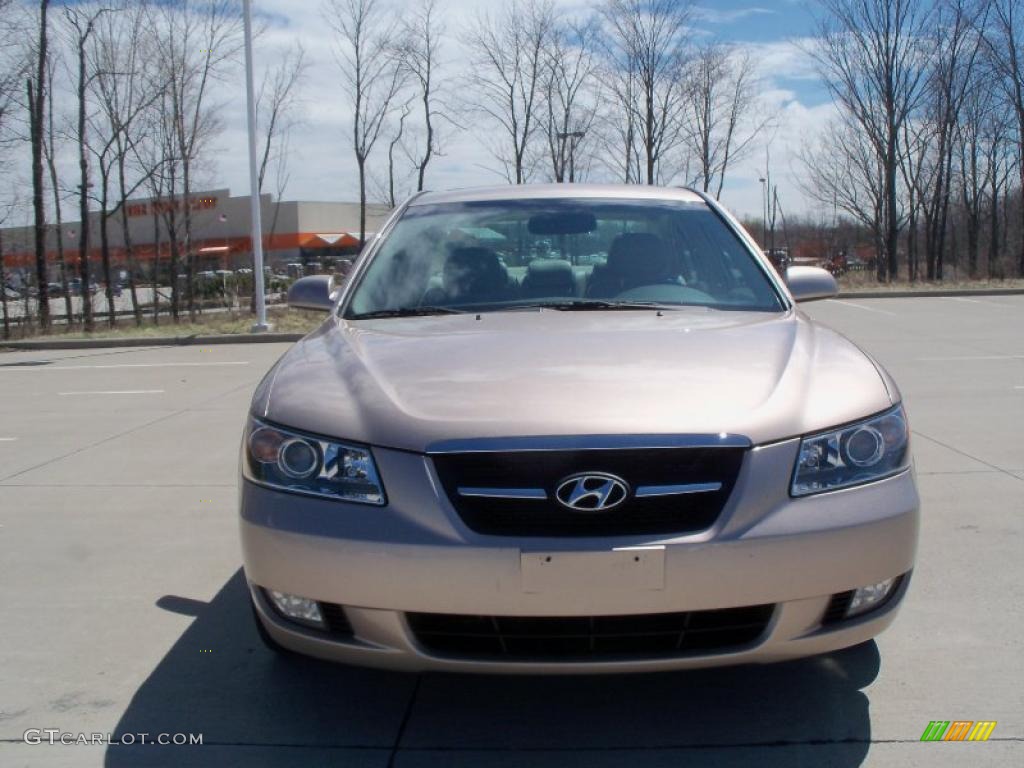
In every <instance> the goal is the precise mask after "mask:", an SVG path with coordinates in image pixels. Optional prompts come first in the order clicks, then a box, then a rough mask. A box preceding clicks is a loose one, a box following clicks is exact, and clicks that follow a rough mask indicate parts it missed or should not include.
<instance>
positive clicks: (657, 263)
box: [608, 232, 669, 284]
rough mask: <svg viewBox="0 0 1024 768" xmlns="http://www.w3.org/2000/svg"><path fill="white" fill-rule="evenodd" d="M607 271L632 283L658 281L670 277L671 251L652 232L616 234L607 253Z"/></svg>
mask: <svg viewBox="0 0 1024 768" xmlns="http://www.w3.org/2000/svg"><path fill="white" fill-rule="evenodd" d="M608 269H609V270H610V271H611V272H612V273H614V274H615V276H617V277H628V279H629V280H630V281H631V282H634V283H637V284H639V283H644V282H651V283H654V282H658V281H659V280H664V279H665V278H666V277H667V276H668V271H669V257H668V248H666V247H665V241H663V240H662V239H661V238H660V237H658V236H657V235H652V234H651V233H650V232H625V233H623V234H621V235H616V237H615V239H614V240H612V246H611V249H610V250H609V251H608Z"/></svg>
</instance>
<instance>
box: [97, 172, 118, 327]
mask: <svg viewBox="0 0 1024 768" xmlns="http://www.w3.org/2000/svg"><path fill="white" fill-rule="evenodd" d="M103 186H104V187H106V182H103ZM109 222H110V215H109V214H108V212H107V193H106V191H104V193H103V204H102V206H101V207H100V262H101V264H102V266H103V284H104V287H105V288H106V295H107V324H108V325H109V326H110V327H111V328H113V327H114V326H116V325H117V313H116V312H115V310H114V285H113V279H112V277H113V275H111V274H110V233H109V226H108V225H109Z"/></svg>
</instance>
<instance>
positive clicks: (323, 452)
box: [239, 184, 919, 674]
mask: <svg viewBox="0 0 1024 768" xmlns="http://www.w3.org/2000/svg"><path fill="white" fill-rule="evenodd" d="M476 231H493V232H496V233H499V237H498V238H492V239H491V240H489V241H488V243H489V244H488V245H482V244H480V243H479V241H477V242H476V243H470V241H467V237H466V233H467V232H469V233H471V232H476ZM384 232H385V234H384V236H383V237H382V238H380V239H377V240H375V241H374V242H373V243H372V244H371V245H370V247H369V250H368V251H367V252H366V255H365V258H363V259H362V260H361V261H360V263H359V265H358V267H357V269H356V271H355V272H354V273H353V274H352V275H351V276H350V278H349V280H347V281H346V282H345V284H344V286H343V287H341V288H340V289H339V288H338V287H337V286H336V285H335V284H334V281H333V279H332V278H331V277H329V276H317V277H307V278H305V279H302V280H298V281H297V282H296V283H295V284H294V285H293V286H292V288H291V290H290V292H289V302H290V304H291V305H292V306H295V307H298V308H304V309H318V310H321V311H324V312H325V313H327V314H326V318H325V320H324V322H323V324H322V325H321V326H320V327H319V328H318V329H317V330H316V331H315V332H313V333H312V334H310V335H309V336H307V337H306V338H305V339H303V340H302V341H300V342H299V343H297V344H296V345H295V346H293V347H292V348H291V349H290V350H289V351H288V352H287V353H285V355H284V356H283V357H282V358H281V359H280V360H279V361H278V362H277V364H276V365H275V366H274V367H273V368H272V369H271V370H270V372H269V373H268V374H267V376H266V377H265V379H264V380H263V382H262V383H261V384H260V385H259V386H258V388H257V390H256V392H255V395H254V397H253V399H252V404H251V408H250V410H249V414H248V423H247V425H246V427H245V430H244V435H243V438H242V458H241V479H240V482H239V487H240V494H241V498H240V514H241V520H240V530H241V540H242V551H243V559H244V564H245V576H246V580H247V584H248V592H249V595H248V598H247V599H248V600H249V601H251V603H252V607H253V611H254V615H255V619H256V624H257V628H258V630H259V631H260V633H261V636H262V637H263V639H264V641H265V642H266V643H267V645H268V646H270V647H271V648H273V649H275V650H289V651H297V652H299V653H303V654H308V655H311V656H317V657H320V658H324V659H332V660H337V661H342V662H348V663H353V664H365V665H370V666H379V667H388V668H396V669H405V670H427V669H432V670H447V671H456V672H486V673H544V674H562V673H574V672H633V671H645V672H649V671H653V670H668V669H678V668H685V667H706V666H716V665H725V664H738V663H745V662H772V661H779V660H783V659H791V658H796V657H801V656H807V655H810V654H818V653H825V652H829V651H834V650H836V649H839V648H844V647H847V646H852V645H856V644H859V643H863V642H865V641H867V640H869V639H871V638H872V637H874V636H875V635H877V634H878V633H879V632H881V631H882V630H883V629H885V628H886V627H887V626H889V624H890V623H891V622H892V621H893V620H894V618H895V616H896V613H897V611H898V609H899V606H900V604H901V602H902V601H903V598H904V595H905V594H906V592H907V588H908V585H909V582H910V575H911V571H912V570H913V567H914V558H915V550H916V543H917V532H918V505H919V502H918V495H917V488H916V481H915V478H914V474H913V471H912V466H911V458H910V446H909V435H910V430H909V426H908V422H907V415H906V413H905V412H904V408H903V404H902V401H901V397H900V392H899V389H898V388H897V386H896V385H895V383H894V382H893V380H892V378H891V377H890V376H889V374H888V373H886V371H885V370H884V369H883V368H881V367H880V366H879V365H878V364H877V363H876V362H875V361H874V360H872V359H871V358H870V357H868V356H867V355H866V354H864V353H863V352H862V351H861V350H860V349H859V348H858V347H857V346H855V345H854V344H853V343H852V342H850V341H848V340H847V339H846V338H844V337H843V336H841V335H839V334H838V333H836V332H835V331H832V330H830V329H829V328H827V327H825V326H823V325H818V324H817V323H815V322H814V321H813V320H811V319H810V318H809V317H807V316H806V315H805V314H804V313H802V312H801V311H800V310H799V308H798V306H797V302H800V301H810V300H814V299H821V298H826V297H829V296H832V295H835V293H836V290H837V288H836V282H835V280H834V278H833V277H832V276H831V275H829V274H828V273H827V272H825V271H824V270H821V269H817V268H813V267H790V268H789V269H788V270H786V279H785V281H784V280H783V279H782V278H781V277H780V276H779V275H778V274H776V272H775V270H773V269H772V267H771V265H770V263H769V262H768V260H767V259H766V258H765V257H764V256H763V255H762V254H761V252H760V251H759V249H758V248H757V246H756V244H755V243H754V241H753V240H752V239H751V238H750V237H749V235H747V233H746V232H745V231H743V230H742V228H741V227H740V226H739V225H738V224H737V223H736V221H735V219H734V218H733V217H732V216H730V215H729V214H728V213H727V212H726V211H724V210H723V209H722V208H721V207H720V206H719V205H718V203H717V202H716V201H715V200H714V199H713V198H710V197H708V196H707V195H703V194H701V193H698V192H693V191H686V190H680V189H658V188H654V187H639V186H608V187H600V186H588V185H580V184H571V185H569V184H564V185H563V184H559V185H550V186H515V187H500V188H493V189H483V190H463V191H457V192H438V193H424V194H420V195H417V196H416V197H414V198H413V199H412V200H411V201H409V202H408V203H406V204H405V205H403V206H400V207H399V208H398V209H397V210H396V212H395V213H394V214H393V216H392V218H391V220H390V222H389V223H388V225H387V226H386V228H385V230H384ZM595 252H598V253H601V254H603V258H602V259H601V260H600V261H598V262H597V263H595V260H594V259H593V258H592V255H593V254H594V253H595ZM538 253H539V254H542V255H541V256H537V254H538ZM499 254H500V255H499Z"/></svg>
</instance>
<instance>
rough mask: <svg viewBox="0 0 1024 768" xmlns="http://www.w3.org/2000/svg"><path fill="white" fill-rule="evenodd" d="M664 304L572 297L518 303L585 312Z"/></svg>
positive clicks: (650, 307)
mask: <svg viewBox="0 0 1024 768" xmlns="http://www.w3.org/2000/svg"><path fill="white" fill-rule="evenodd" d="M665 306H666V305H664V304H661V303H659V302H656V301H606V300H605V299H573V300H572V301H551V302H538V303H536V304H526V305H519V307H516V308H517V309H518V308H523V307H530V308H533V307H539V308H540V309H557V310H559V311H560V312H587V311H590V310H620V309H622V310H628V309H662V308H664V307H665Z"/></svg>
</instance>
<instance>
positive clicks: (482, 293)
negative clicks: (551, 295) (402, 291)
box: [423, 246, 515, 305]
mask: <svg viewBox="0 0 1024 768" xmlns="http://www.w3.org/2000/svg"><path fill="white" fill-rule="evenodd" d="M514 298H515V289H514V287H513V285H512V281H511V280H510V279H509V276H508V271H507V270H506V269H505V267H504V266H503V265H502V263H501V260H500V259H499V258H498V255H497V254H496V253H495V252H494V251H492V250H491V249H489V248H481V247H478V246H473V247H464V248H453V249H452V251H451V253H449V254H448V258H447V259H446V260H445V263H444V271H443V273H442V277H441V286H440V287H436V288H431V289H430V290H429V291H427V294H426V295H425V296H424V297H423V304H425V305H433V304H446V303H451V304H479V303H485V302H491V301H511V300H512V299H514Z"/></svg>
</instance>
